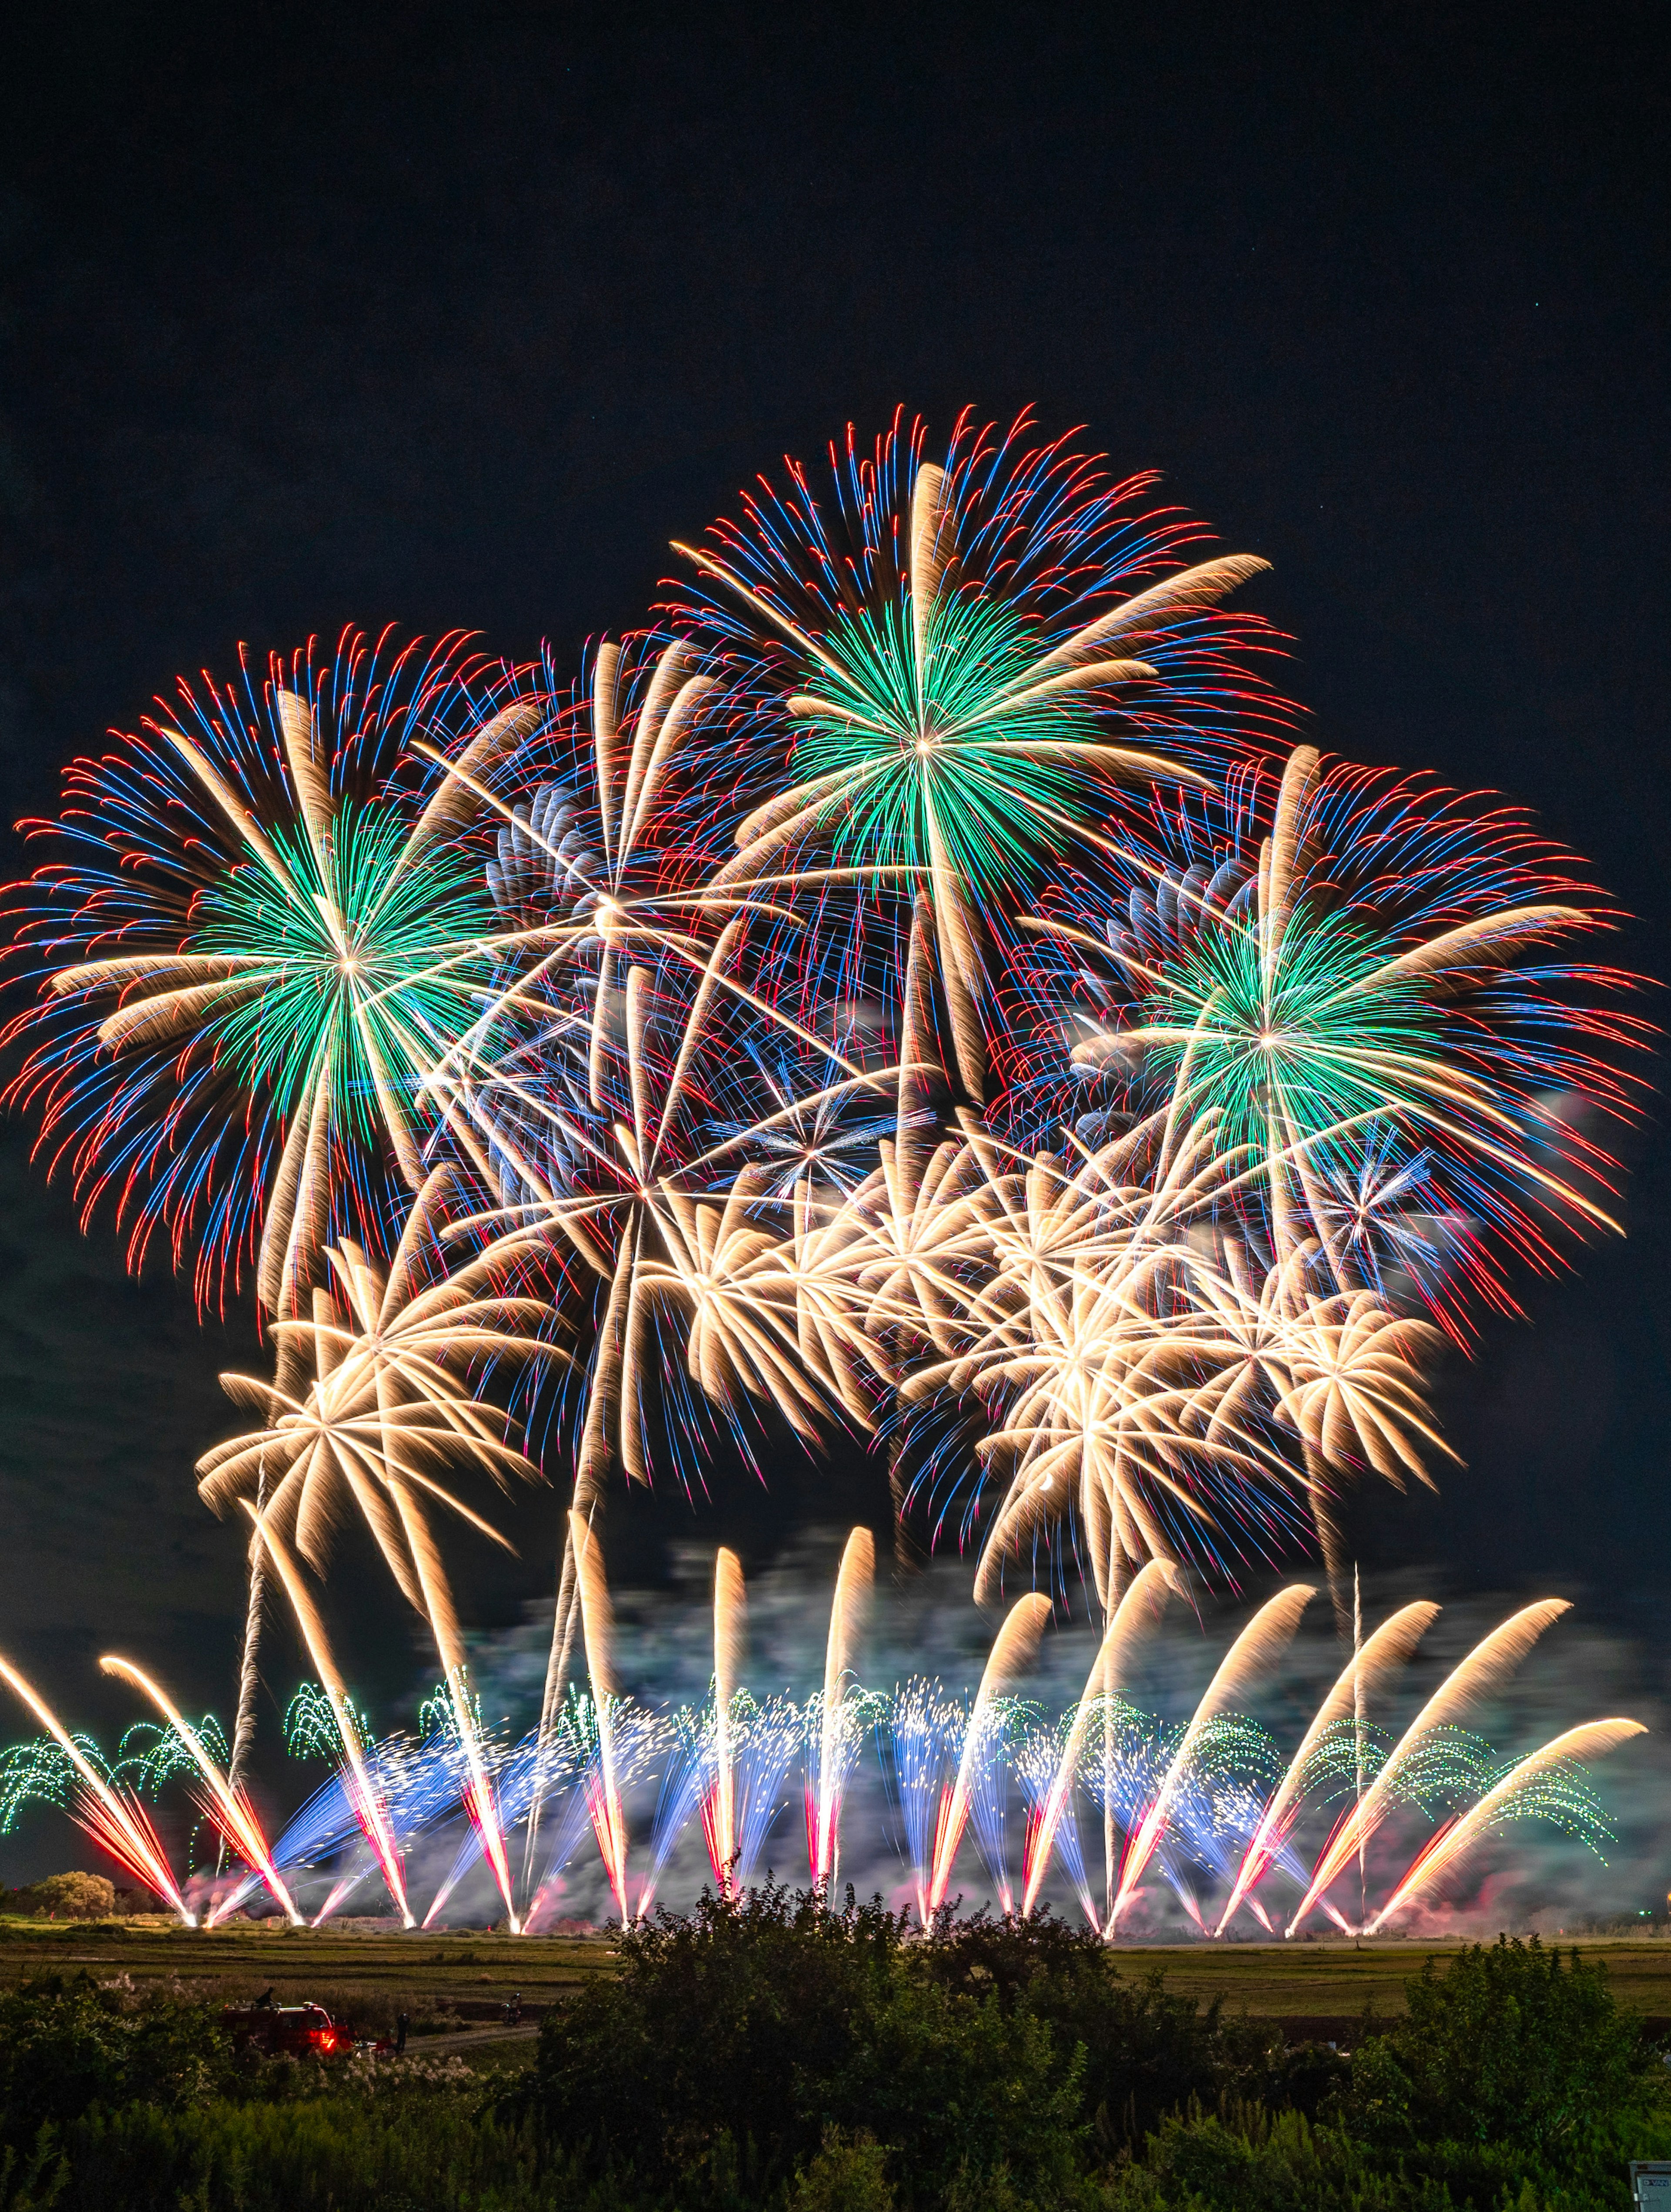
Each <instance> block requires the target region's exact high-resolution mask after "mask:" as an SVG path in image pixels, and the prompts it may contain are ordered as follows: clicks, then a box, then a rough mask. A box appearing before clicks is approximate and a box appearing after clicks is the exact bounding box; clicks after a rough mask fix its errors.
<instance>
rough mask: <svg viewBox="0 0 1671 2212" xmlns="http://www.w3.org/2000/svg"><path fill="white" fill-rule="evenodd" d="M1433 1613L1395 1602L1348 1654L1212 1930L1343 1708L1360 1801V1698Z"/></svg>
mask: <svg viewBox="0 0 1671 2212" xmlns="http://www.w3.org/2000/svg"><path fill="white" fill-rule="evenodd" d="M1438 1613H1439V1608H1438V1607H1437V1606H1436V1605H1433V1604H1431V1603H1430V1602H1428V1601H1426V1600H1425V1599H1423V1600H1418V1601H1417V1602H1416V1603H1414V1604H1413V1605H1406V1606H1401V1607H1400V1608H1399V1610H1398V1611H1397V1612H1396V1613H1394V1614H1393V1615H1392V1617H1391V1618H1390V1619H1389V1620H1384V1621H1382V1624H1381V1626H1380V1627H1379V1628H1377V1629H1376V1632H1375V1633H1374V1635H1372V1636H1371V1637H1370V1639H1369V1641H1368V1642H1367V1643H1365V1644H1363V1645H1362V1646H1361V1648H1360V1649H1359V1650H1355V1651H1354V1652H1353V1654H1352V1662H1351V1664H1350V1665H1349V1666H1347V1667H1346V1668H1343V1669H1342V1671H1341V1673H1340V1678H1339V1679H1338V1680H1337V1681H1336V1682H1335V1685H1334V1688H1333V1689H1332V1690H1331V1691H1330V1692H1329V1693H1328V1696H1327V1697H1326V1698H1325V1699H1323V1701H1322V1705H1319V1706H1318V1708H1317V1711H1316V1715H1315V1717H1313V1719H1312V1722H1311V1725H1310V1726H1309V1728H1308V1729H1307V1730H1306V1732H1305V1734H1304V1735H1303V1736H1302V1737H1301V1738H1300V1741H1299V1745H1298V1747H1297V1750H1296V1751H1295V1753H1294V1755H1293V1757H1292V1759H1291V1760H1290V1761H1289V1763H1288V1769H1287V1771H1286V1773H1285V1774H1284V1776H1283V1778H1282V1780H1281V1783H1280V1784H1279V1786H1278V1788H1277V1789H1276V1790H1275V1791H1274V1792H1273V1795H1272V1796H1271V1799H1270V1802H1268V1803H1267V1806H1266V1807H1265V1808H1264V1811H1263V1812H1262V1813H1261V1815H1260V1821H1259V1826H1258V1828H1257V1830H1256V1831H1255V1835H1254V1837H1253V1839H1252V1841H1251V1842H1250V1843H1249V1845H1248V1850H1247V1855H1246V1857H1244V1858H1243V1862H1242V1865H1241V1867H1240V1869H1238V1871H1237V1877H1236V1881H1235V1884H1234V1887H1232V1888H1231V1890H1230V1896H1229V1898H1228V1899H1226V1901H1225V1905H1224V1911H1223V1912H1222V1913H1221V1914H1220V1915H1219V1917H1218V1927H1217V1929H1215V1930H1214V1933H1215V1934H1217V1935H1219V1936H1222V1935H1223V1934H1224V1929H1225V1926H1226V1924H1227V1923H1228V1922H1229V1920H1230V1916H1231V1915H1232V1914H1233V1913H1234V1912H1235V1911H1236V1908H1237V1905H1239V1904H1240V1903H1241V1902H1242V1899H1243V1897H1244V1896H1245V1895H1246V1893H1247V1892H1248V1891H1249V1889H1250V1888H1251V1887H1253V1885H1254V1884H1255V1882H1256V1881H1258V1880H1259V1878H1260V1876H1261V1875H1262V1874H1263V1873H1264V1871H1265V1869H1266V1868H1267V1866H1268V1865H1269V1863H1270V1861H1271V1857H1272V1853H1273V1850H1274V1849H1275V1848H1276V1847H1277V1846H1278V1845H1279V1844H1281V1842H1282V1841H1283V1840H1284V1838H1285V1836H1286V1833H1287V1827H1288V1825H1289V1821H1290V1817H1291V1814H1292V1813H1293V1811H1294V1809H1295V1808H1296V1807H1297V1804H1298V1802H1299V1800H1300V1796H1301V1793H1302V1792H1303V1790H1304V1788H1305V1785H1306V1783H1307V1780H1308V1778H1309V1765H1310V1762H1311V1760H1312V1759H1313V1758H1314V1756H1315V1754H1316V1752H1317V1749H1318V1747H1319V1746H1320V1745H1321V1744H1322V1741H1323V1739H1324V1737H1325V1736H1326V1735H1328V1731H1329V1730H1330V1729H1332V1728H1334V1727H1335V1726H1336V1724H1337V1723H1339V1722H1340V1721H1341V1720H1342V1719H1344V1717H1346V1714H1347V1713H1348V1712H1350V1713H1351V1714H1352V1722H1353V1729H1354V1743H1353V1751H1354V1768H1355V1779H1356V1781H1357V1784H1358V1800H1359V1801H1360V1802H1361V1800H1362V1797H1363V1794H1364V1793H1363V1753H1362V1730H1363V1717H1364V1699H1365V1697H1366V1695H1367V1693H1368V1692H1369V1691H1370V1689H1372V1688H1374V1687H1376V1686H1378V1685H1379V1684H1380V1682H1381V1681H1382V1679H1383V1677H1384V1676H1386V1675H1388V1674H1391V1672H1392V1671H1393V1670H1394V1668H1398V1667H1401V1666H1402V1665H1403V1664H1404V1663H1405V1662H1406V1661H1407V1659H1408V1658H1409V1656H1410V1655H1411V1653H1412V1652H1413V1650H1415V1648H1416V1646H1417V1644H1419V1642H1420V1640H1421V1638H1423V1637H1424V1636H1425V1634H1426V1632H1427V1631H1428V1630H1429V1629H1430V1628H1431V1626H1432V1625H1433V1623H1434V1621H1435V1620H1437V1618H1438ZM1367 1841H1368V1838H1367V1837H1366V1836H1364V1837H1361V1838H1360V1842H1361V1843H1367Z"/></svg>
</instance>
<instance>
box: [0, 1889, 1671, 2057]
mask: <svg viewBox="0 0 1671 2212" xmlns="http://www.w3.org/2000/svg"><path fill="white" fill-rule="evenodd" d="M1446 1948H1455V1947H1454V1946H1452V1947H1447V1946H1445V1945H1443V1944H1422V1943H1412V1942H1385V1943H1365V1944H1364V1946H1363V1948H1361V1949H1359V1948H1358V1947H1356V1946H1355V1945H1354V1944H1352V1942H1309V1943H1306V1942H1301V1943H1288V1944H1265V1943H1228V1944H1207V1943H1198V1944H1172V1945H1167V1946H1165V1947H1162V1948H1152V1949H1149V1948H1144V1949H1139V1948H1134V1947H1133V1948H1130V1949H1127V1948H1124V1947H1123V1946H1122V1947H1121V1949H1120V1950H1119V1951H1118V1952H1117V1954H1116V1956H1117V1958H1118V1960H1119V1964H1120V1967H1121V1972H1125V1973H1127V1974H1132V1975H1137V1974H1140V1973H1143V1972H1146V1971H1147V1970H1148V1969H1149V1968H1151V1967H1153V1966H1158V1967H1160V1968H1161V1969H1163V1971H1164V1973H1165V1975H1166V1978H1167V1983H1168V1986H1169V1987H1170V1988H1171V1989H1173V1990H1178V1991H1180V1992H1182V1993H1185V1994H1188V1995H1190V1996H1199V1997H1201V1998H1203V1999H1206V1998H1210V1997H1214V1996H1222V1997H1223V1998H1224V2001H1225V2003H1226V2006H1227V2008H1228V2009H1230V2011H1232V2012H1239V2011H1241V2010H1242V2009H1243V2008H1246V2009H1247V2010H1248V2011H1249V2013H1255V2014H1261V2015H1285V2016H1288V2017H1297V2016H1308V2015H1309V2016H1316V2017H1319V2018H1323V2017H1328V2018H1335V2017H1340V2018H1344V2017H1346V2016H1348V2015H1358V2014H1360V2013H1361V2012H1362V2011H1363V2009H1364V2005H1365V2004H1366V2003H1367V2002H1370V2001H1371V2000H1372V2001H1373V2002H1374V2005H1375V2008H1376V2012H1377V2013H1380V2014H1382V2015H1387V2014H1389V2013H1398V2012H1401V2011H1402V2010H1403V2009H1404V1990H1403V1984H1404V1982H1405V1980H1406V1978H1407V1977H1408V1976H1410V1975H1412V1974H1414V1973H1417V1972H1419V1971H1420V1968H1421V1965H1422V1961H1423V1960H1424V1959H1425V1958H1426V1957H1427V1956H1428V1955H1429V1954H1430V1953H1433V1954H1437V1955H1438V1956H1440V1957H1441V1958H1442V1957H1443V1954H1444V1952H1445V1950H1446ZM1582 1948H1583V1950H1584V1951H1585V1952H1586V1953H1587V1954H1589V1955H1590V1956H1591V1957H1594V1958H1599V1959H1601V1960H1605V1962H1606V1964H1607V1971H1608V1973H1609V1975H1610V1976H1611V1978H1612V1981H1613V1989H1614V1991H1615V1993H1616V1995H1617V1996H1619V2000H1620V2001H1621V2002H1623V2003H1625V2004H1626V2005H1629V2006H1630V2007H1632V2009H1634V2010H1636V2011H1638V2012H1642V2013H1648V2014H1653V2015H1671V1940H1668V1941H1655V1940H1651V1939H1650V1940H1644V1941H1635V1940H1632V1938H1630V1937H1628V1936H1626V1937H1611V1936H1597V1937H1595V1938H1592V1939H1590V1940H1589V1941H1587V1942H1584V1943H1583V1945H1582ZM613 1956H614V1954H613V1952H612V1950H611V1946H610V1944H609V1942H608V1941H607V1939H606V1938H605V1937H601V1936H593V1937H586V1936H484V1935H471V1934H458V1935H421V1934H416V1933H413V1934H410V1935H402V1934H400V1933H398V1932H397V1931H392V1930H389V1929H381V1928H376V1927H370V1928H368V1927H363V1926H355V1925H354V1924H353V1923H337V1924H336V1925H334V1926H331V1927H327V1928H322V1929H294V1930H287V1929H284V1928H283V1925H282V1924H281V1923H276V1922H274V1921H264V1922H257V1923H242V1924H240V1925H236V1926H233V1927H228V1928H224V1929H214V1930H212V1931H208V1932H205V1931H204V1930H200V1929H184V1928H179V1927H176V1926H174V1925H173V1924H172V1923H168V1922H166V1921H163V1920H161V1919H155V1920H154V1919H147V1918H137V1919H132V1920H125V1921H110V1922H103V1921H101V1922H94V1923H86V1922H75V1921H54V1922H46V1921H40V1920H12V1919H0V1984H12V1983H15V1982H19V1981H21V1980H24V1979H26V1978H27V1977H29V1976H31V1975H35V1974H39V1973H43V1972H60V1973H65V1974H74V1973H76V1972H80V1971H81V1970H82V1969H83V1968H85V1970H86V1971H87V1972H88V1973H90V1974H91V1975H93V1976H94V1978H95V1979H97V1980H105V1979H107V1978H110V1977H112V1976H114V1975H117V1974H127V1975H130V1976H131V1978H132V1979H133V1981H134V1983H135V1984H136V1985H138V1986H141V1987H143V1985H144V1984H146V1983H148V1982H158V1983H161V1984H167V1985H170V1986H173V1987H175V1988H177V1989H179V1990H181V1992H182V1993H183V1994H191V1995H195V1996H203V1997H204V1998H206V1999H210V2000H218V2001H220V2002H239V2001H240V2000H246V1999H248V1998H250V1997H252V1996H256V1995H258V1993H259V1992H260V1991H261V1990H264V1989H266V1988H267V1987H268V1986H269V1985H270V1986H271V1988H272V1990H273V1992H274V1995H275V1996H276V1999H277V2000H278V2001H279V2002H281V2003H283V2002H289V2003H295V2002H300V2001H301V1999H303V1998H311V1999H313V2000H314V2001H315V2002H319V2003H323V2004H325V2005H327V2006H329V2007H330V2008H331V2011H332V2012H333V2013H334V2014H337V2015H339V2016H340V2015H348V2016H349V2017H354V2016H355V2015H363V2016H364V2017H365V2018H366V2020H367V2021H368V2022H370V2023H372V2024H380V2023H382V2022H385V2021H387V2020H388V2019H390V2018H391V2017H392V2015H393V2013H395V2012H397V2011H401V2010H404V2011H406V2012H408V2013H410V2015H411V2017H412V2021H413V2025H414V2029H415V2031H416V2032H417V2033H448V2032H450V2031H456V2030H457V2029H459V2028H467V2027H470V2026H471V2024H472V2023H475V2022H487V2021H492V2020H495V2019H496V2018H497V2017H498V2016H499V2011H500V2008H501V2005H502V2004H503V2002H504V2001H505V1999H506V1998H507V1996H510V1994H511V1993H512V1991H513V1990H516V1991H520V1994H521V1996H522V1998H523V2001H524V2004H525V2007H526V2010H527V2013H528V2015H530V2016H532V2015H537V2014H538V2011H540V2010H542V2009H543V2008H544V2006H545V2005H547V2004H549V2003H550V2002H553V2001H554V2000H556V1999H559V1998H561V1997H562V1996H565V1995H566V1994H568V1992H569V1991H571V1990H575V1989H578V1988H579V1987H580V1985H581V1984H583V1983H584V1982H586V1980H588V1979H589V1978H591V1977H592V1975H594V1974H599V1973H608V1972H610V1971H611V1966H612V1962H613Z"/></svg>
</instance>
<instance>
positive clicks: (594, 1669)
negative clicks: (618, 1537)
mask: <svg viewBox="0 0 1671 2212" xmlns="http://www.w3.org/2000/svg"><path fill="white" fill-rule="evenodd" d="M569 1537H570V1541H571V1543H572V1545H573V1547H574V1575H575V1585H576V1588H577V1589H578V1591H579V1600H580V1634H581V1638H582V1640H583V1642H584V1644H585V1648H586V1674H587V1677H588V1678H589V1680H590V1681H591V1683H592V1709H593V1711H594V1712H595V1713H596V1715H597V1721H598V1753H599V1761H598V1774H597V1777H596V1779H595V1780H594V1781H592V1783H591V1784H590V1786H589V1790H588V1796H589V1799H590V1809H591V1813H592V1827H593V1828H594V1830H595V1831H596V1832H597V1837H598V1850H599V1855H600V1856H601V1857H602V1859H603V1862H604V1869H605V1873H606V1874H607V1875H608V1876H609V1882H610V1887H611V1889H612V1890H613V1891H614V1893H615V1902H616V1905H617V1910H618V1911H619V1912H620V1915H621V1924H622V1926H623V1928H624V1927H625V1926H626V1924H627V1923H628V1920H629V1917H631V1916H630V1915H629V1911H628V1910H627V1816H626V1813H625V1811H624V1809H623V1806H622V1803H621V1792H620V1788H619V1784H618V1780H617V1765H616V1756H615V1716H614V1712H613V1711H612V1707H613V1705H614V1701H615V1699H616V1697H617V1689H616V1683H615V1668H614V1657H613V1652H612V1649H611V1646H612V1643H613V1637H614V1626H615V1623H614V1616H613V1614H612V1613H611V1607H610V1599H609V1584H608V1583H607V1582H606V1581H605V1577H604V1547H603V1546H602V1544H601V1543H600V1542H599V1538H598V1534H597V1532H596V1530H594V1529H592V1528H588V1527H587V1526H586V1522H585V1521H584V1520H582V1518H581V1517H580V1514H578V1513H577V1512H574V1510H573V1509H572V1508H571V1509H570V1515H569Z"/></svg>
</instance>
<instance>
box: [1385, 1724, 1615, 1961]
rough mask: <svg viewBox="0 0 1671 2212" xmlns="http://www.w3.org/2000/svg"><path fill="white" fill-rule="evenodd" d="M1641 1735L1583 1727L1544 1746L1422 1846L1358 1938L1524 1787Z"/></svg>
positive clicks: (1450, 1862) (1508, 1813) (1508, 1814)
mask: <svg viewBox="0 0 1671 2212" xmlns="http://www.w3.org/2000/svg"><path fill="white" fill-rule="evenodd" d="M1646 1734H1647V1730H1646V1729H1644V1726H1643V1725H1642V1723H1641V1722H1640V1721H1630V1720H1607V1721H1589V1722H1587V1723H1584V1725H1583V1726H1582V1727H1580V1728H1575V1729H1567V1730H1566V1731H1565V1734H1564V1735H1558V1736H1556V1737H1555V1738H1554V1739H1553V1741H1551V1742H1549V1743H1546V1744H1545V1745H1544V1746H1543V1747H1542V1749H1541V1750H1540V1751H1534V1752H1531V1753H1528V1756H1527V1757H1526V1758H1524V1759H1521V1760H1520V1761H1519V1762H1518V1763H1517V1764H1516V1765H1515V1766H1513V1767H1512V1768H1511V1769H1510V1771H1509V1772H1508V1773H1507V1774H1505V1775H1504V1778H1503V1779H1502V1780H1501V1781H1500V1782H1499V1783H1498V1784H1497V1786H1496V1787H1495V1789H1492V1790H1487V1791H1486V1795H1485V1796H1483V1797H1482V1798H1481V1799H1480V1802H1479V1803H1478V1804H1477V1805H1474V1806H1473V1807H1471V1808H1470V1809H1469V1810H1468V1811H1467V1813H1466V1814H1464V1815H1463V1816H1462V1818H1461V1820H1455V1821H1452V1822H1451V1823H1450V1824H1449V1826H1447V1827H1445V1828H1443V1829H1442V1830H1441V1831H1440V1832H1439V1833H1438V1834H1437V1836H1435V1837H1433V1838H1431V1840H1430V1841H1429V1842H1428V1843H1426V1844H1424V1845H1423V1847H1422V1849H1421V1850H1419V1852H1418V1853H1417V1855H1416V1858H1415V1861H1414V1863H1413V1865H1412V1866H1411V1868H1410V1869H1409V1871H1408V1872H1407V1874H1406V1875H1405V1876H1404V1879H1403V1880H1402V1881H1401V1882H1400V1883H1399V1885H1398V1887H1397V1888H1396V1889H1395V1891H1394V1892H1393V1893H1392V1895H1391V1896H1390V1897H1389V1898H1388V1900H1387V1902H1386V1903H1385V1904H1384V1905H1382V1907H1381V1909H1380V1911H1378V1912H1377V1913H1376V1916H1375V1917H1374V1918H1373V1919H1372V1920H1371V1921H1370V1923H1368V1925H1367V1926H1366V1927H1365V1929H1364V1934H1365V1935H1366V1936H1373V1935H1374V1934H1375V1933H1376V1930H1377V1929H1379V1928H1380V1927H1381V1925H1382V1923H1383V1922H1384V1921H1385V1920H1386V1919H1387V1918H1388V1917H1389V1915H1391V1914H1392V1913H1395V1912H1396V1911H1398V1910H1399V1909H1400V1907H1401V1905H1405V1904H1407V1902H1408V1901H1409V1899H1411V1898H1412V1897H1413V1896H1414V1895H1415V1894H1416V1893H1417V1892H1418V1891H1419V1890H1422V1889H1425V1888H1426V1887H1428V1885H1429V1884H1430V1883H1431V1882H1434V1881H1437V1880H1438V1879H1439V1878H1440V1876H1441V1875H1444V1874H1445V1873H1447V1872H1448V1871H1449V1869H1450V1868H1451V1867H1453V1866H1454V1865H1455V1863H1456V1861H1457V1860H1458V1859H1460V1858H1461V1857H1462V1855H1463V1853H1464V1852H1465V1851H1467V1850H1469V1849H1471V1848H1472V1846H1473V1845H1474V1844H1476V1843H1478V1842H1479V1841H1480V1838H1481V1837H1482V1836H1483V1835H1485V1834H1486V1832H1488V1831H1489V1830H1490V1829H1491V1827H1492V1825H1493V1824H1494V1823H1495V1822H1497V1821H1499V1820H1509V1819H1510V1818H1512V1816H1513V1814H1514V1813H1515V1810H1516V1797H1517V1796H1520V1794H1521V1793H1522V1792H1523V1791H1524V1790H1526V1789H1527V1787H1528V1784H1531V1783H1533V1782H1534V1781H1536V1780H1538V1779H1540V1778H1542V1777H1543V1776H1545V1775H1547V1774H1548V1773H1549V1772H1550V1771H1551V1770H1552V1769H1557V1768H1560V1767H1563V1766H1566V1765H1581V1764H1586V1763H1588V1762H1589V1760H1591V1759H1601V1758H1602V1757H1603V1756H1605V1754H1606V1753H1608V1752H1610V1751H1612V1750H1613V1748H1614V1747H1615V1746H1617V1745H1619V1744H1621V1743H1625V1742H1628V1741H1629V1740H1630V1738H1631V1737H1632V1736H1633V1735H1646Z"/></svg>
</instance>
